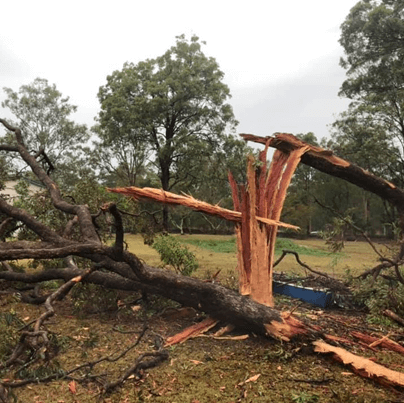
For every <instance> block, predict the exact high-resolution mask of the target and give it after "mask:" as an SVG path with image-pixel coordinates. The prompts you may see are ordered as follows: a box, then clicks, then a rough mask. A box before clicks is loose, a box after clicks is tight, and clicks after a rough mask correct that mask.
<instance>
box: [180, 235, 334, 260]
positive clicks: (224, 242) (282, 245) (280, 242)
mask: <svg viewBox="0 0 404 403" xmlns="http://www.w3.org/2000/svg"><path fill="white" fill-rule="evenodd" d="M178 239H179V240H180V242H182V243H185V244H190V245H193V246H196V247H198V248H202V249H207V250H209V251H211V252H214V253H236V252H237V250H236V238H235V237H232V238H230V239H217V240H215V239H198V238H192V239H191V238H184V239H183V238H180V237H179V238H178ZM284 249H288V250H293V251H295V252H297V253H299V254H301V255H308V256H329V255H330V252H328V251H325V250H321V249H315V248H310V247H308V246H302V245H298V244H296V243H295V242H294V241H292V240H291V239H283V238H279V239H277V240H276V245H275V253H277V254H281V253H282V250H284Z"/></svg>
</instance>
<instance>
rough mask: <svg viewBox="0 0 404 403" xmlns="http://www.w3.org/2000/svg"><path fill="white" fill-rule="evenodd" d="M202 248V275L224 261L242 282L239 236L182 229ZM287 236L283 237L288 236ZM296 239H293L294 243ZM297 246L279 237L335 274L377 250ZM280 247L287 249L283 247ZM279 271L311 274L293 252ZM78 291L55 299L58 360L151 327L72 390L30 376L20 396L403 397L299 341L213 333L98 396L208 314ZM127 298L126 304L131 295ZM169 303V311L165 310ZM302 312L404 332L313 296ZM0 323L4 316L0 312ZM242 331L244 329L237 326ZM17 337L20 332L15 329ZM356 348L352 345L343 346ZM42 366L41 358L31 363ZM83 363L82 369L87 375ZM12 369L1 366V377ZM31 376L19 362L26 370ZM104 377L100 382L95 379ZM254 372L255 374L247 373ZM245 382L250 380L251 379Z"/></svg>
mask: <svg viewBox="0 0 404 403" xmlns="http://www.w3.org/2000/svg"><path fill="white" fill-rule="evenodd" d="M178 238H179V239H180V240H181V241H184V242H186V243H187V244H188V245H189V247H190V249H192V250H193V251H195V253H196V255H197V257H198V259H199V262H200V269H198V272H197V273H196V275H197V276H198V277H202V278H206V277H209V275H211V274H213V273H215V272H216V271H217V270H218V268H220V269H222V272H221V273H220V275H219V280H220V281H222V282H223V283H224V284H228V285H235V284H237V281H236V275H235V273H234V269H235V267H236V265H237V259H236V255H235V251H234V249H233V250H232V243H233V241H232V237H227V236H215V237H212V236H201V235H198V236H196V235H193V236H188V235H186V236H183V237H180V236H178ZM126 241H127V243H128V246H129V249H130V250H131V251H133V252H135V253H136V254H137V255H138V256H139V257H140V258H141V259H143V260H144V261H145V262H147V263H148V264H150V265H155V266H158V265H159V264H160V261H159V257H158V255H157V253H156V252H155V251H154V249H152V248H150V247H148V246H145V245H144V244H143V240H142V238H141V237H140V236H127V237H126ZM282 241H283V240H282ZM294 245H295V246H294ZM294 245H291V244H290V243H289V244H287V243H286V244H285V243H283V244H282V242H281V244H280V245H279V247H278V249H279V251H280V250H281V249H282V248H283V247H285V246H286V247H287V249H292V246H293V247H296V248H298V249H297V250H298V252H299V254H300V258H301V259H302V261H304V262H305V263H307V264H308V265H310V266H312V267H313V268H315V269H318V270H322V271H327V272H329V273H334V274H343V273H344V272H345V270H346V269H347V268H350V270H352V272H354V273H359V272H361V271H363V270H364V269H366V268H369V267H372V266H373V265H374V264H375V262H376V258H375V256H374V253H373V252H372V251H371V249H370V247H369V246H367V245H366V244H364V243H361V242H353V243H347V245H346V249H345V250H344V251H343V253H341V254H339V255H338V256H335V255H329V254H328V251H327V248H326V245H324V242H323V241H320V240H307V241H294ZM279 253H280V252H279ZM277 270H278V271H285V272H289V273H291V272H293V273H298V274H304V271H303V270H302V268H300V266H298V264H297V263H296V262H295V261H294V258H293V259H292V256H288V257H287V258H285V260H284V261H283V262H282V263H281V264H280V265H279V266H278V267H277ZM90 291H91V293H90V294H85V293H83V294H80V293H77V294H78V296H79V297H80V295H82V298H78V299H76V300H72V299H71V297H70V296H69V298H67V299H66V300H64V301H61V302H58V303H57V304H56V312H57V314H56V316H54V317H53V318H52V319H51V320H50V322H49V324H48V328H49V330H50V331H51V332H53V333H54V335H55V336H56V337H55V339H57V340H58V342H57V350H58V355H57V357H56V359H55V360H56V362H57V365H58V366H59V368H62V369H65V370H67V369H70V368H74V367H75V366H76V365H78V364H79V363H83V362H89V361H92V360H95V359H98V358H100V357H102V356H106V355H109V354H113V355H114V356H116V355H117V354H118V352H119V351H122V350H123V349H124V348H125V347H127V346H129V345H130V344H131V343H133V342H134V341H135V340H136V337H137V333H122V332H123V331H125V332H139V331H140V330H141V329H142V327H143V323H144V320H145V319H147V320H148V325H149V331H148V332H147V333H146V336H145V338H144V339H143V340H142V342H141V343H140V344H139V346H138V347H136V348H135V349H134V350H133V351H131V352H130V353H128V354H127V355H126V356H125V357H123V358H122V359H120V360H117V361H116V362H109V363H102V364H100V365H99V366H96V367H94V368H93V370H92V373H97V374H102V375H101V376H100V377H98V378H94V380H93V381H91V382H88V383H86V384H79V383H77V384H75V389H76V390H75V393H73V392H72V385H71V384H70V387H69V382H68V381H63V380H60V381H56V382H52V383H48V384H32V385H30V386H26V387H24V388H21V389H17V390H15V391H14V393H15V396H16V401H18V402H24V403H30V402H36V403H40V402H42V403H55V402H58V403H74V402H76V403H88V402H105V403H112V402H114V403H115V402H116V403H118V402H170V403H174V402H178V403H203V402H209V403H210V402H224V403H230V402H298V403H304V402H306V403H310V402H344V403H349V402H369V403H370V402H389V401H390V402H393V401H402V400H398V399H401V397H400V395H395V394H394V393H393V391H391V390H388V389H386V388H382V387H380V386H378V385H376V384H375V383H373V382H372V381H368V380H366V379H363V378H360V377H358V376H356V375H353V374H352V373H351V372H350V371H349V370H348V369H347V368H346V367H344V366H342V365H339V364H336V363H334V362H333V361H331V360H330V359H329V358H327V357H323V356H317V355H315V354H314V353H313V352H312V351H311V350H310V348H309V347H308V346H307V345H305V344H304V343H302V342H299V341H296V342H293V343H279V342H277V341H274V340H269V339H264V338H261V337H256V336H254V335H250V336H249V338H248V339H247V340H242V341H240V340H238V341H236V340H214V339H212V338H210V337H200V338H196V339H193V340H189V341H187V342H186V343H184V344H181V345H176V346H174V347H171V348H170V349H169V353H170V357H169V360H168V361H167V362H165V363H163V364H162V365H161V366H159V367H158V368H155V369H151V370H148V371H147V372H146V373H145V375H144V377H143V378H142V379H140V380H138V379H129V380H128V381H126V382H125V384H124V386H123V387H122V388H119V389H117V390H116V391H115V392H114V393H112V394H111V395H109V396H103V397H101V396H100V395H99V392H100V389H101V387H102V383H103V382H105V379H107V378H108V379H109V380H114V379H118V377H119V376H121V375H122V373H123V372H124V371H125V369H126V368H128V366H130V365H133V363H134V361H135V360H136V358H137V357H138V356H139V354H141V353H142V352H145V351H154V347H153V345H154V341H155V338H156V335H161V336H163V337H167V336H170V335H173V334H175V333H177V332H179V331H180V330H181V329H183V328H184V327H186V326H188V325H190V324H192V323H194V322H195V321H198V320H200V319H201V316H200V315H199V314H196V315H195V314H192V313H190V314H189V315H188V316H185V317H183V316H181V315H179V314H178V312H177V311H176V309H175V308H176V307H175V305H173V304H172V303H169V302H167V301H163V300H161V299H159V298H152V299H151V301H150V303H149V305H148V306H133V304H130V303H129V302H131V301H133V300H134V299H136V296H134V295H127V294H119V295H118V294H107V293H105V292H103V291H101V290H100V289H92V290H90ZM126 302H127V303H128V304H126V305H125V303H126ZM276 305H277V307H278V308H280V309H291V308H292V307H296V302H295V301H291V300H288V299H287V298H285V297H277V298H276ZM163 309H164V310H163ZM42 312H43V307H41V306H32V305H27V304H22V303H21V302H20V301H19V300H18V298H17V297H15V296H12V295H8V296H3V297H2V299H1V301H0V314H2V315H5V314H8V315H10V314H11V315H14V316H15V317H18V318H20V319H21V320H23V321H24V322H29V321H30V320H32V319H34V318H37V317H38V316H39V315H40V314H41V313H42ZM295 314H297V315H298V316H301V317H305V318H310V320H311V321H314V323H316V324H317V325H319V326H321V327H322V328H323V329H326V331H327V333H331V334H335V335H339V336H344V337H349V334H350V331H351V330H358V331H361V332H364V331H368V332H373V333H374V334H377V335H379V336H382V335H385V334H387V332H388V330H390V331H392V333H393V334H394V335H398V334H401V335H402V336H403V338H404V334H403V332H402V330H401V329H399V328H390V329H386V328H383V327H381V326H380V325H377V326H376V325H372V327H371V328H369V324H368V323H367V322H366V318H365V316H364V315H363V314H357V313H355V312H345V311H334V312H332V311H330V312H324V311H322V310H320V309H318V308H315V307H312V306H310V305H302V306H300V307H299V308H298V309H297V310H296V311H295ZM0 326H1V320H0ZM20 326H21V325H20V324H18V323H15V324H10V325H7V326H6V325H4V323H3V327H1V328H0V331H1V332H2V340H3V343H2V340H1V339H0V353H1V351H2V350H1V348H2V347H4V345H5V343H4V340H6V336H7V337H8V336H10V337H12V336H13V333H12V332H11V330H12V329H17V328H19V327H20ZM236 334H237V333H236ZM14 336H15V334H14ZM345 347H346V348H348V349H350V350H351V349H352V348H351V347H349V346H345ZM353 351H354V352H356V353H358V354H360V355H363V356H368V357H370V356H372V357H374V359H375V360H377V361H378V362H381V363H383V364H384V365H387V366H389V367H391V368H392V369H395V370H399V371H400V370H401V371H403V369H404V358H403V357H400V356H398V355H397V354H394V355H393V354H391V353H389V352H386V351H384V350H380V349H375V350H374V351H372V350H369V349H366V348H362V347H360V346H359V347H358V346H356V347H354V348H353ZM55 360H53V361H52V362H48V363H47V364H45V365H43V366H42V369H41V370H42V371H46V370H48V371H50V372H52V371H54V370H55V369H57V366H56V365H55V362H54V361H55ZM34 367H35V366H34ZM83 374H84V371H80V373H77V374H76V376H79V375H81V376H82V375H83ZM12 375H13V374H12V373H2V374H0V376H2V377H3V378H6V377H9V376H10V377H11V376H12ZM23 375H24V376H30V375H32V374H29V373H27V372H25V373H24V371H22V372H21V371H20V377H21V378H22V377H23ZM96 379H97V381H96ZM248 380H249V381H248ZM247 381H248V382H247Z"/></svg>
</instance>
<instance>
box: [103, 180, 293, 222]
mask: <svg viewBox="0 0 404 403" xmlns="http://www.w3.org/2000/svg"><path fill="white" fill-rule="evenodd" d="M107 190H108V191H109V192H113V193H120V194H123V195H125V196H131V197H133V198H134V199H146V200H152V201H155V202H160V203H164V204H174V205H178V206H186V207H189V208H191V209H192V210H195V211H200V212H202V213H206V214H210V215H213V216H217V217H220V218H224V219H225V220H228V221H234V222H241V221H242V216H241V213H240V212H239V211H233V210H228V209H225V208H222V207H220V206H218V205H212V204H209V203H206V202H203V201H201V200H198V199H195V198H193V197H192V196H188V195H183V196H181V195H177V194H175V193H171V192H166V191H164V190H162V189H155V188H138V187H136V186H131V187H126V188H114V189H107ZM257 220H258V221H259V222H261V223H264V224H267V225H277V226H279V227H285V228H290V229H295V230H297V229H299V228H298V227H296V226H294V225H291V224H286V223H283V222H280V221H275V220H271V219H268V218H266V217H257Z"/></svg>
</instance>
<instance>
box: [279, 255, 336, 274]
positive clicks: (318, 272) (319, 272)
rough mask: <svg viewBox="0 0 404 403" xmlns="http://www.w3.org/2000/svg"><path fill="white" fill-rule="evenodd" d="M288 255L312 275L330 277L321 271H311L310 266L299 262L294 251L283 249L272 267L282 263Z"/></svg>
mask: <svg viewBox="0 0 404 403" xmlns="http://www.w3.org/2000/svg"><path fill="white" fill-rule="evenodd" d="M288 253H290V254H292V255H294V256H295V258H296V262H297V263H299V264H300V266H302V267H304V268H305V269H307V270H308V271H311V272H312V273H315V274H318V275H319V276H323V277H327V278H330V276H329V275H328V274H327V273H322V272H321V271H317V270H314V269H312V268H311V267H310V266H308V265H307V264H306V263H303V262H302V261H301V260H300V257H299V254H298V253H297V252H296V251H294V250H287V249H284V250H283V251H282V255H281V256H280V257H279V259H278V260H277V261H276V262H275V263H274V267H275V266H277V265H278V264H279V263H280V262H281V261H282V259H283V258H284V257H285V256H286V255H287V254H288Z"/></svg>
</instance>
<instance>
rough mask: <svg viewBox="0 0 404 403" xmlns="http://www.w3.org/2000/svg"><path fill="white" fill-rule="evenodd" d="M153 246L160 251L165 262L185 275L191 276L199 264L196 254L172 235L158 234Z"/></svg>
mask: <svg viewBox="0 0 404 403" xmlns="http://www.w3.org/2000/svg"><path fill="white" fill-rule="evenodd" d="M153 248H154V249H156V251H157V252H158V253H159V255H160V259H161V261H162V262H163V263H164V264H166V265H170V266H172V267H173V268H174V269H175V270H176V271H177V272H178V273H181V274H182V275H184V276H189V275H190V274H192V273H193V272H194V271H195V270H196V269H197V268H198V266H199V265H198V262H197V260H196V257H195V254H194V253H192V252H191V251H190V250H189V249H188V248H187V247H186V246H184V245H181V243H180V242H179V241H177V240H176V239H175V238H174V237H173V236H171V235H160V236H158V237H157V239H156V240H155V241H154V243H153Z"/></svg>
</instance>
